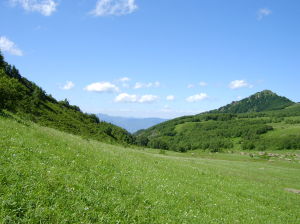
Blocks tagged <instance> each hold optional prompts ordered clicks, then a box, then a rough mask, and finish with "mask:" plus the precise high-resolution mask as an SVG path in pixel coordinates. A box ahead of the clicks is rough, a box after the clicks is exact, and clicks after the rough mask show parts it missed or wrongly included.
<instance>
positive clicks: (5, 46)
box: [0, 36, 23, 56]
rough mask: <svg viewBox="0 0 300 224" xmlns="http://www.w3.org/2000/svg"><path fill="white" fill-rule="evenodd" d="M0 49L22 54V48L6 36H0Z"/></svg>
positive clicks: (13, 53)
mask: <svg viewBox="0 0 300 224" xmlns="http://www.w3.org/2000/svg"><path fill="white" fill-rule="evenodd" d="M0 50H1V51H3V52H8V53H9V54H12V55H16V56H23V52H22V50H20V49H19V48H18V47H17V45H16V44H15V43H14V42H12V41H11V40H9V39H8V38H7V37H4V36H0Z"/></svg>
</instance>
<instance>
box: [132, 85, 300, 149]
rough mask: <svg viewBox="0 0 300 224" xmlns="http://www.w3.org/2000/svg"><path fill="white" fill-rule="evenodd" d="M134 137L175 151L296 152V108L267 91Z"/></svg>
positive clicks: (299, 124) (299, 126)
mask: <svg viewBox="0 0 300 224" xmlns="http://www.w3.org/2000/svg"><path fill="white" fill-rule="evenodd" d="M255 111H259V112H255ZM243 112H247V113H243ZM136 137H137V142H138V143H139V144H140V145H144V146H148V147H153V148H160V149H166V150H175V151H187V150H193V149H203V150H210V151H213V152H216V151H222V150H241V149H245V150H267V149H269V150H274V149H300V104H296V103H293V102H292V101H290V100H288V99H287V98H285V97H280V96H278V95H277V94H275V93H273V92H271V91H268V90H267V91H263V92H260V93H256V94H254V95H252V96H250V97H249V98H246V99H243V100H241V101H239V102H235V103H233V104H230V105H227V106H225V107H222V108H220V109H218V110H214V111H210V112H207V113H202V114H198V115H194V116H185V117H180V118H176V119H173V120H170V121H167V122H164V123H161V124H158V125H156V126H154V127H151V128H149V129H147V130H142V131H139V132H137V133H136Z"/></svg>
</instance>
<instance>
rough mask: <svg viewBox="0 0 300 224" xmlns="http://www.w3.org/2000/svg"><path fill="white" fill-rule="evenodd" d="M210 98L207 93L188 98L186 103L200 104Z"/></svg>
mask: <svg viewBox="0 0 300 224" xmlns="http://www.w3.org/2000/svg"><path fill="white" fill-rule="evenodd" d="M207 98H208V95H207V94H206V93H199V94H196V95H193V96H189V97H188V98H186V101H187V102H189V103H194V102H198V101H201V100H205V99H207Z"/></svg>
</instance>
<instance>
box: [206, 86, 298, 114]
mask: <svg viewBox="0 0 300 224" xmlns="http://www.w3.org/2000/svg"><path fill="white" fill-rule="evenodd" d="M294 103H295V102H293V101H291V100H289V99H288V98H286V97H282V96H279V95H277V94H276V93H274V92H272V91H271V90H263V91H261V92H257V93H255V94H253V95H251V96H249V97H247V98H244V99H242V100H240V101H233V102H232V103H230V104H227V105H225V106H223V107H220V108H219V109H217V110H213V111H211V112H212V113H216V112H221V113H247V112H262V111H271V110H280V109H284V108H285V107H288V106H291V105H293V104H294Z"/></svg>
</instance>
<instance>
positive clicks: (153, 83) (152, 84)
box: [134, 81, 160, 89]
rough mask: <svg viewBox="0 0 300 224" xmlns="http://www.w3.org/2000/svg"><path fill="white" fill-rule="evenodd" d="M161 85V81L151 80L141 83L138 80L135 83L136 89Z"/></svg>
mask: <svg viewBox="0 0 300 224" xmlns="http://www.w3.org/2000/svg"><path fill="white" fill-rule="evenodd" d="M158 87H160V82H157V81H156V82H149V83H141V82H137V83H135V85H134V89H141V88H158Z"/></svg>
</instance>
